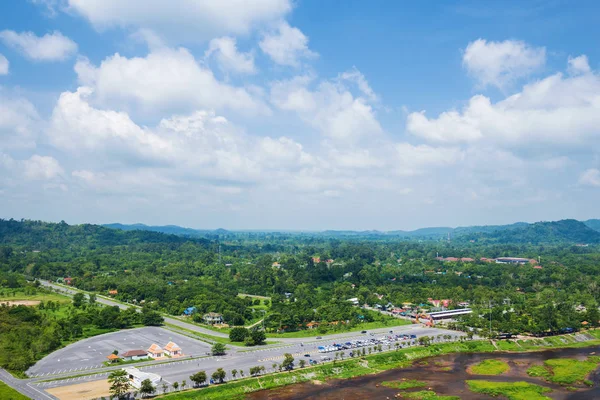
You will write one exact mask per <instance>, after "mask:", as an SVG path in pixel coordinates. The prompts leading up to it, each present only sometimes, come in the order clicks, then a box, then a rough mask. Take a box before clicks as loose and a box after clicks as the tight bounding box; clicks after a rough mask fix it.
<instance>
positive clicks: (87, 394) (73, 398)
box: [46, 380, 110, 400]
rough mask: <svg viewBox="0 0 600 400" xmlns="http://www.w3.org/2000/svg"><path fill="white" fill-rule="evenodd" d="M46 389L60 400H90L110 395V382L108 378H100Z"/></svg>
mask: <svg viewBox="0 0 600 400" xmlns="http://www.w3.org/2000/svg"><path fill="white" fill-rule="evenodd" d="M46 391H47V392H48V393H50V394H51V395H53V396H56V397H58V398H59V399H60V400H91V399H97V398H100V397H107V398H108V397H110V384H109V383H108V380H101V381H93V382H85V383H78V384H77V385H69V386H61V387H56V388H52V389H46Z"/></svg>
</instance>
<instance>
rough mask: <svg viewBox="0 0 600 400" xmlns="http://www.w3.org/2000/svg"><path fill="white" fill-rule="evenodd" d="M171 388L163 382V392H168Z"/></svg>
mask: <svg viewBox="0 0 600 400" xmlns="http://www.w3.org/2000/svg"><path fill="white" fill-rule="evenodd" d="M168 388H169V385H167V384H166V383H163V384H162V390H163V394H165V393H167V389H168Z"/></svg>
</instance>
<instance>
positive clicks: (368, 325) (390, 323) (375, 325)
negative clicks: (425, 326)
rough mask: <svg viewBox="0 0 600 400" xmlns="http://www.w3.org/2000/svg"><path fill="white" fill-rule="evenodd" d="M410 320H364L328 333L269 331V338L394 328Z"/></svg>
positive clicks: (301, 336) (314, 330) (408, 323)
mask: <svg viewBox="0 0 600 400" xmlns="http://www.w3.org/2000/svg"><path fill="white" fill-rule="evenodd" d="M410 324H411V322H410V321H406V320H404V319H399V318H390V319H386V320H384V321H373V322H364V323H362V324H357V325H354V326H353V327H352V329H348V330H343V329H340V330H330V331H327V332H326V333H319V331H318V330H317V329H306V330H302V331H296V332H285V333H267V337H268V338H305V337H316V336H327V335H335V334H338V333H351V332H360V331H368V330H369V329H379V328H390V330H391V329H393V328H394V327H395V326H403V325H410Z"/></svg>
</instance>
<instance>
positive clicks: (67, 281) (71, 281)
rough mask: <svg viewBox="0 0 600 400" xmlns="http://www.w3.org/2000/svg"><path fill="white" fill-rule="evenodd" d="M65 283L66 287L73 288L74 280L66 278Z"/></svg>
mask: <svg viewBox="0 0 600 400" xmlns="http://www.w3.org/2000/svg"><path fill="white" fill-rule="evenodd" d="M63 281H64V282H65V284H66V285H69V286H71V285H72V284H73V278H69V277H67V278H64V279H63Z"/></svg>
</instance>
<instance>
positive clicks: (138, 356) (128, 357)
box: [121, 350, 148, 361]
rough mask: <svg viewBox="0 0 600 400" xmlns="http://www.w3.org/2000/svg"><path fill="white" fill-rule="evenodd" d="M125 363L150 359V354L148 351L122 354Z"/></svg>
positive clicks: (130, 351) (131, 351) (133, 351)
mask: <svg viewBox="0 0 600 400" xmlns="http://www.w3.org/2000/svg"><path fill="white" fill-rule="evenodd" d="M121 357H123V360H125V361H137V360H145V359H147V358H148V352H147V351H146V350H129V351H126V352H125V353H123V354H121Z"/></svg>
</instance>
